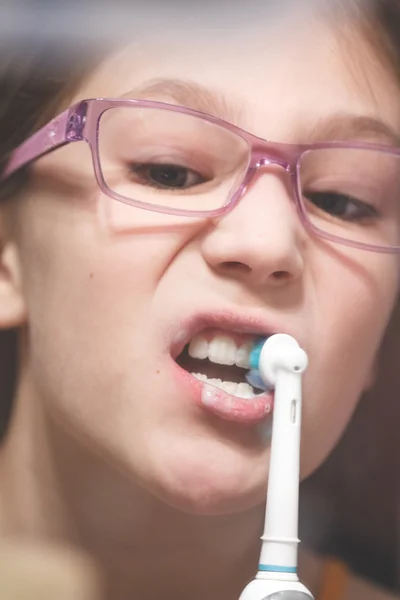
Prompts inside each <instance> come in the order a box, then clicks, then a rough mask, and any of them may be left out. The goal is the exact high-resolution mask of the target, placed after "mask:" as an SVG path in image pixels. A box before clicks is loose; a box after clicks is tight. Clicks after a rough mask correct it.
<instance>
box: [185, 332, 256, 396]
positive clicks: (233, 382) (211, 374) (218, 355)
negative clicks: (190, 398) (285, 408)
mask: <svg viewBox="0 0 400 600" xmlns="http://www.w3.org/2000/svg"><path fill="white" fill-rule="evenodd" d="M264 337H265V336H264ZM259 339H260V338H258V337H257V336H251V335H240V336H239V335H235V334H229V333H228V332H221V331H216V330H205V331H203V332H201V333H199V334H196V335H195V336H194V337H193V338H192V339H191V341H190V343H189V344H187V345H186V346H185V348H184V349H183V351H182V352H181V354H180V355H179V356H178V357H177V359H176V362H177V363H178V365H179V366H180V367H181V368H182V369H184V370H185V371H187V372H189V373H190V374H191V375H192V376H193V377H195V378H196V379H199V380H200V381H203V382H205V383H208V384H210V385H213V386H215V387H217V388H220V389H221V390H223V391H224V392H226V393H228V394H230V395H231V396H236V397H238V398H246V399H250V398H254V397H256V396H258V395H259V394H260V393H262V391H264V390H261V388H257V387H255V386H253V385H250V383H248V382H247V380H246V375H247V373H248V371H249V369H250V363H249V359H250V353H251V350H252V349H253V347H254V344H255V343H256V342H257V341H258V340H259Z"/></svg>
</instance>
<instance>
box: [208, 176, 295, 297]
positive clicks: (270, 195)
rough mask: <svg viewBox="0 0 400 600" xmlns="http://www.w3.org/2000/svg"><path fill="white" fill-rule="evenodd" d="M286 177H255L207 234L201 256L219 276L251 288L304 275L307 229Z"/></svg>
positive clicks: (277, 283) (288, 280)
mask: <svg viewBox="0 0 400 600" xmlns="http://www.w3.org/2000/svg"><path fill="white" fill-rule="evenodd" d="M284 177H286V174H285V175H283V177H282V178H281V177H278V176H277V175H276V174H273V173H260V175H257V176H256V178H255V180H254V181H253V182H252V183H251V184H250V185H249V187H248V189H247V191H246V193H245V194H244V196H243V197H242V198H241V199H240V201H239V202H238V204H237V205H236V206H235V207H234V209H233V210H232V211H231V212H230V213H228V214H227V215H225V216H224V217H222V218H221V219H220V220H219V221H218V222H217V223H215V226H214V227H213V228H212V229H211V230H209V231H208V233H207V234H206V236H205V237H204V238H203V240H202V253H203V257H204V259H205V260H206V262H207V263H208V264H209V266H210V267H211V268H212V269H214V270H215V271H217V272H218V273H219V274H220V275H222V276H224V277H231V278H236V279H237V280H241V281H243V282H245V283H247V284H248V285H251V286H252V287H265V286H273V287H281V286H283V285H286V284H288V283H289V282H294V281H295V280H297V279H298V278H299V277H301V274H302V273H303V270H304V253H305V240H306V233H305V231H304V228H303V226H302V224H301V222H300V220H299V217H298V214H297V211H296V207H295V204H294V202H293V200H292V195H291V191H290V186H289V184H288V182H287V181H286V179H284Z"/></svg>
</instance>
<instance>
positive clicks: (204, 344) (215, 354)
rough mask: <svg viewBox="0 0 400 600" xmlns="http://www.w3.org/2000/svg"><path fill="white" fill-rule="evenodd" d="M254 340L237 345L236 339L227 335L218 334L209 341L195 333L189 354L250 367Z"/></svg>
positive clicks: (227, 363)
mask: <svg viewBox="0 0 400 600" xmlns="http://www.w3.org/2000/svg"><path fill="white" fill-rule="evenodd" d="M253 345H254V341H252V340H249V341H247V342H245V343H243V344H242V345H241V346H239V347H238V346H236V344H235V342H234V340H233V339H232V338H230V337H229V336H227V335H223V334H217V335H216V336H214V337H213V339H212V340H211V341H210V342H209V341H207V339H206V338H205V337H204V336H202V335H201V334H199V335H195V336H194V338H193V339H192V341H191V342H190V344H189V355H190V356H191V357H192V358H200V359H202V360H204V359H206V358H208V359H209V360H210V361H211V362H213V363H217V364H220V365H236V366H237V367H242V368H244V369H249V368H250V364H249V358H250V353H251V350H252V348H253Z"/></svg>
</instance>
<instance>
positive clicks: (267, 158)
mask: <svg viewBox="0 0 400 600" xmlns="http://www.w3.org/2000/svg"><path fill="white" fill-rule="evenodd" d="M121 107H132V108H150V109H159V110H165V111H171V112H175V113H180V114H183V115H188V116H192V117H196V118H199V119H201V120H202V121H205V122H208V123H211V124H214V125H217V126H218V127H221V128H223V129H225V130H227V131H230V132H231V133H233V134H235V135H238V136H239V137H240V138H242V139H243V140H244V141H245V142H246V143H247V145H248V148H249V161H248V165H247V169H246V171H245V172H244V175H243V178H242V180H241V183H240V184H238V186H237V188H236V189H235V191H233V193H231V195H230V196H228V198H227V201H226V203H225V204H224V205H223V206H222V207H220V208H217V209H213V210H202V211H201V210H196V211H193V210H185V209H176V208H169V207H162V206H158V205H155V204H149V203H146V202H141V201H140V200H134V199H131V198H127V197H126V196H122V195H120V194H117V193H116V192H114V191H113V190H112V189H110V188H109V187H108V185H107V184H106V181H105V179H104V176H103V173H102V169H101V161H100V153H99V130H100V120H101V117H102V115H103V114H104V113H105V112H106V111H107V110H110V109H113V108H121ZM72 142H86V143H87V144H89V147H90V151H91V155H92V164H93V169H94V174H95V178H96V182H97V185H98V186H99V188H100V190H101V191H102V192H103V193H104V194H105V195H106V196H108V197H110V198H112V199H114V200H117V201H119V202H123V203H124V204H128V205H130V206H134V207H136V208H141V209H143V210H150V211H152V212H158V213H163V214H170V215H176V216H184V217H200V218H218V217H222V216H223V215H226V214H228V213H229V212H230V211H232V210H233V209H234V207H235V206H236V205H237V204H238V202H239V201H240V200H241V198H242V197H243V195H244V194H245V192H246V190H247V187H248V185H249V183H250V181H251V180H252V179H253V177H254V176H255V174H256V173H257V171H258V169H260V168H263V167H268V166H278V167H282V168H283V169H284V170H285V171H286V172H287V173H289V175H290V178H291V186H292V190H293V192H294V197H293V200H294V202H295V206H296V209H297V214H298V216H299V219H300V221H301V223H302V225H303V226H304V228H305V229H306V230H307V231H311V232H313V233H314V234H315V235H316V236H317V237H319V238H322V239H325V240H327V241H329V242H334V243H337V244H341V245H344V246H348V247H351V248H357V249H360V250H367V251H371V252H378V253H384V254H400V245H399V246H380V245H376V244H367V243H365V242H356V241H355V240H348V239H346V238H342V237H341V236H337V235H334V234H330V233H327V232H325V231H323V230H321V229H319V227H317V226H316V225H314V224H313V222H312V221H311V220H310V219H309V217H308V214H307V209H306V207H305V205H304V200H303V198H302V193H301V180H300V163H301V158H302V156H303V155H304V154H306V153H307V152H310V151H314V150H326V149H346V150H374V151H376V152H381V153H384V154H392V155H394V156H398V157H399V158H400V148H397V147H393V146H388V145H383V144H372V143H351V144H349V143H346V142H335V141H332V142H318V143H313V144H288V143H281V142H271V141H268V140H265V139H263V138H261V137H259V136H256V135H254V134H252V133H250V132H248V131H246V130H244V129H242V128H240V127H238V126H237V125H234V124H233V123H230V122H228V121H225V120H224V119H221V118H220V117H217V116H214V115H209V114H207V113H204V112H201V111H198V110H194V109H191V108H188V107H184V106H179V105H176V104H169V103H166V102H160V101H156V100H137V99H132V98H129V99H122V98H89V99H85V100H80V101H79V102H77V103H76V104H74V105H72V106H70V107H69V108H67V109H66V110H64V111H63V112H62V113H60V114H59V115H58V116H56V117H54V118H53V119H51V120H50V121H49V122H48V123H47V124H46V125H44V126H43V127H41V128H40V129H39V130H38V131H37V132H35V133H34V134H33V135H31V136H30V137H29V138H28V139H27V140H25V141H24V142H22V144H20V145H19V146H18V147H17V148H16V149H15V150H13V151H12V153H11V156H10V158H9V160H8V162H7V163H6V166H5V168H4V170H3V172H2V174H1V176H0V183H2V182H4V181H6V180H7V179H8V178H9V177H11V175H13V174H14V173H16V172H17V171H19V170H20V169H22V168H23V167H25V166H27V165H28V164H30V163H32V162H33V161H35V160H37V159H39V158H41V157H42V156H45V155H46V154H49V153H50V152H53V151H54V150H57V149H58V148H61V147H63V146H66V145H67V144H70V143H72Z"/></svg>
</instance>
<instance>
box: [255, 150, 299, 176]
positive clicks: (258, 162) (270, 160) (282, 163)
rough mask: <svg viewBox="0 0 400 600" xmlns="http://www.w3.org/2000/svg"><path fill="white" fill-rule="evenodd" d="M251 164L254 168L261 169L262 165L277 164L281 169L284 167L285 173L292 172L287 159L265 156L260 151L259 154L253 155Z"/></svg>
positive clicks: (271, 165) (270, 165)
mask: <svg viewBox="0 0 400 600" xmlns="http://www.w3.org/2000/svg"><path fill="white" fill-rule="evenodd" d="M252 166H253V169H255V170H258V169H262V168H263V167H273V166H277V167H282V169H284V170H285V171H286V172H287V173H291V172H292V166H291V164H290V162H289V161H288V160H287V159H284V158H280V157H278V156H269V155H268V156H266V155H265V154H264V153H263V154H261V153H260V155H259V156H255V159H254V162H253V165H252Z"/></svg>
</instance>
